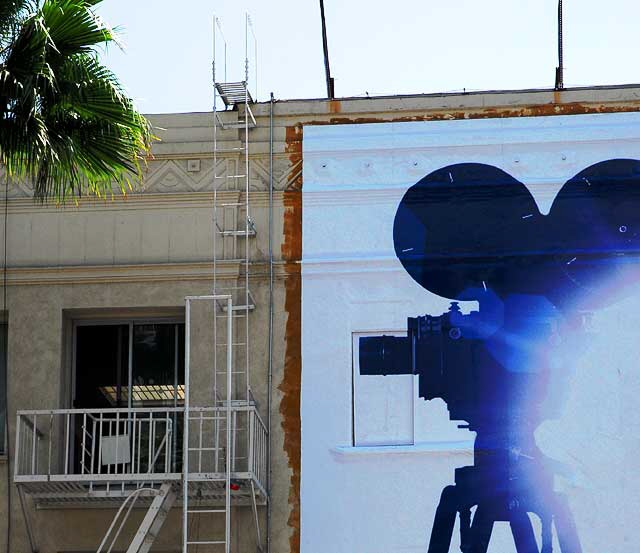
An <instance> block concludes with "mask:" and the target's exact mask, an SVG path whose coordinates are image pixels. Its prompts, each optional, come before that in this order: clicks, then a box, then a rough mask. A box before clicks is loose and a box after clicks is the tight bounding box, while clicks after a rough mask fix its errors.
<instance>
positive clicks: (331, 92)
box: [320, 0, 334, 100]
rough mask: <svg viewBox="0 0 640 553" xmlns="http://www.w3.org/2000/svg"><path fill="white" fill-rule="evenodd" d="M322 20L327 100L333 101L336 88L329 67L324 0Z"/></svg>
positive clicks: (321, 2)
mask: <svg viewBox="0 0 640 553" xmlns="http://www.w3.org/2000/svg"><path fill="white" fill-rule="evenodd" d="M320 20H321V21H322V51H323V52H324V73H325V78H326V80H327V98H329V99H330V100H333V98H334V88H333V78H332V77H331V68H330V67H329V45H328V44H327V22H326V20H325V17H324V0H320Z"/></svg>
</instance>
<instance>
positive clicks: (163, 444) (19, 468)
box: [14, 404, 267, 508]
mask: <svg viewBox="0 0 640 553" xmlns="http://www.w3.org/2000/svg"><path fill="white" fill-rule="evenodd" d="M184 415H185V414H184V408H181V407H177V408H164V409H163V408H152V409H148V408H147V409H140V408H134V409H100V410H82V409H59V410H39V411H20V412H18V420H17V433H16V450H15V464H14V467H15V474H14V482H15V483H16V485H18V486H19V487H20V490H21V491H22V492H24V493H25V494H27V495H29V496H31V498H32V499H33V500H34V501H35V503H36V505H37V506H38V507H40V508H60V507H63V508H73V507H90V506H95V507H99V508H104V507H108V506H109V504H113V505H114V506H115V505H118V504H121V503H122V500H123V499H124V498H126V497H127V496H129V495H130V494H131V493H132V492H134V491H136V490H141V491H140V492H139V494H138V497H139V498H140V501H141V502H142V503H143V504H144V502H145V501H146V502H147V503H148V502H150V501H151V500H152V498H153V497H154V496H155V495H156V494H157V490H159V488H160V486H161V485H162V484H163V483H165V482H171V483H172V485H173V488H174V491H175V492H176V494H177V496H178V498H179V499H181V498H182V497H183V486H184V482H185V479H184V475H183V473H182V472H180V471H181V468H182V466H185V461H186V460H185V458H184V456H183V455H182V448H181V447H179V446H181V445H182V443H183V437H184V435H183V428H184V422H185V416H184ZM228 415H230V418H229V426H227V416H228ZM188 421H189V444H190V445H189V448H188V451H189V459H188V463H189V465H188V466H189V468H190V470H189V474H188V478H187V485H188V490H189V501H190V502H191V501H196V502H199V503H201V504H202V505H207V506H209V505H214V506H218V505H224V502H225V495H226V494H225V490H226V476H227V473H226V459H227V440H226V431H227V428H229V429H230V432H231V440H230V443H231V449H230V453H231V454H230V455H229V459H230V460H231V472H230V481H231V486H230V488H231V500H232V504H233V505H252V504H254V501H255V504H256V505H264V504H266V501H267V493H266V484H265V475H266V446H267V434H266V428H265V427H264V424H263V423H262V421H261V419H260V417H259V415H258V413H257V410H256V408H255V406H254V405H242V404H234V405H233V406H232V407H230V408H227V407H225V406H219V407H208V408H194V409H190V410H189V416H188ZM174 428H176V430H175V435H174ZM178 450H179V451H178ZM174 451H175V453H174Z"/></svg>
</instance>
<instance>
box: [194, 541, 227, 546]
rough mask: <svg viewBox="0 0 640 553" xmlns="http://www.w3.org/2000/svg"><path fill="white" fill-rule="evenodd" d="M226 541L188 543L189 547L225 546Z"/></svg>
mask: <svg viewBox="0 0 640 553" xmlns="http://www.w3.org/2000/svg"><path fill="white" fill-rule="evenodd" d="M226 543H227V542H226V541H188V542H187V545H223V544H226Z"/></svg>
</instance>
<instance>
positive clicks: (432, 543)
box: [428, 486, 458, 553]
mask: <svg viewBox="0 0 640 553" xmlns="http://www.w3.org/2000/svg"><path fill="white" fill-rule="evenodd" d="M457 513H458V492H457V490H456V487H455V486H447V487H446V488H445V489H444V490H442V495H441V496H440V503H438V508H437V509H436V516H435V517H434V519H433V528H432V529H431V538H430V540H429V549H428V553H449V548H450V547H451V538H452V536H453V526H454V525H455V523H456V514H457Z"/></svg>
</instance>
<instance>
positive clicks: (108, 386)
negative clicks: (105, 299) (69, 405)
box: [73, 321, 184, 409]
mask: <svg viewBox="0 0 640 553" xmlns="http://www.w3.org/2000/svg"><path fill="white" fill-rule="evenodd" d="M74 354H75V371H74V377H75V385H74V390H73V392H74V395H73V406H74V407H76V408H86V409H95V408H104V407H160V406H170V407H173V406H180V405H182V404H183V402H184V324H183V323H181V322H164V321H163V322H154V321H140V322H137V321H130V322H125V323H121V322H118V323H78V324H77V325H76V328H75V348H74ZM130 391H131V392H130Z"/></svg>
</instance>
